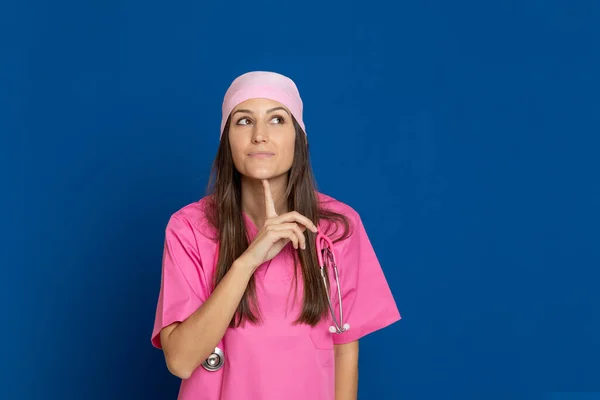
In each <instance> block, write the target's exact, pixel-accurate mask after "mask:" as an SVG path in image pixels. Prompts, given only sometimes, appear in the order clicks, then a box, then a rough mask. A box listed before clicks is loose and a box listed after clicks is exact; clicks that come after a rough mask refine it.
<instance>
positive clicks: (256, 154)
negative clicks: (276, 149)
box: [248, 151, 275, 158]
mask: <svg viewBox="0 0 600 400" xmlns="http://www.w3.org/2000/svg"><path fill="white" fill-rule="evenodd" d="M274 155H275V154H274V153H269V152H267V151H259V152H254V153H250V154H248V156H249V157H253V158H268V157H273V156H274Z"/></svg>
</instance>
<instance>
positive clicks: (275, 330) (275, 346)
mask: <svg viewBox="0 0 600 400" xmlns="http://www.w3.org/2000/svg"><path fill="white" fill-rule="evenodd" d="M319 199H320V201H321V202H323V204H324V205H325V206H326V207H327V208H329V209H330V210H335V211H337V212H341V213H343V214H344V215H346V216H347V217H348V218H349V220H350V223H351V229H352V230H353V233H352V235H351V236H350V237H349V238H348V239H346V240H344V241H341V242H338V243H336V244H335V251H336V256H337V260H338V264H339V274H340V280H341V287H342V292H343V293H342V298H343V307H344V320H345V321H346V322H348V323H349V324H350V329H349V330H348V331H347V332H345V333H342V334H339V335H338V334H332V333H330V332H329V326H330V325H331V323H332V321H331V316H329V314H328V318H326V319H325V320H323V321H322V322H321V323H320V324H319V325H317V326H316V327H310V326H307V325H294V324H293V321H294V320H295V318H296V317H297V315H299V314H298V313H299V311H300V310H301V305H302V300H301V294H302V293H303V289H302V281H301V279H300V278H301V277H300V276H298V278H299V280H298V287H297V290H294V286H293V283H294V282H293V278H294V266H293V259H292V255H293V253H292V252H293V251H296V250H294V249H293V247H292V246H291V245H288V246H287V247H286V248H284V250H283V251H282V252H281V253H279V255H277V256H276V257H275V258H274V259H273V260H272V261H271V262H269V263H265V264H263V265H261V266H260V267H259V268H258V269H257V271H256V273H255V277H256V283H257V286H256V289H257V296H258V301H259V304H260V307H261V315H262V318H263V323H261V324H258V325H252V324H246V325H245V326H243V327H240V328H235V329H231V328H230V329H228V330H227V332H226V333H225V336H224V338H223V340H222V341H221V342H220V343H219V345H218V346H219V347H220V348H221V349H223V351H224V354H225V365H224V366H223V368H222V369H221V370H219V371H217V372H208V371H206V370H204V368H202V367H201V366H200V367H198V368H197V369H196V371H195V372H194V373H193V374H192V376H191V377H190V378H189V379H186V380H183V381H182V382H181V386H180V391H179V397H178V398H179V400H191V399H195V400H281V399H286V400H306V399H312V400H334V399H335V395H334V387H335V373H334V364H335V360H334V350H333V348H334V344H341V343H348V342H351V341H354V340H357V339H360V338H361V337H364V336H365V335H367V334H369V333H372V332H375V331H377V330H379V329H382V328H384V327H386V326H388V325H390V324H392V323H393V322H396V321H398V320H399V319H400V318H401V317H400V313H399V312H398V309H397V307H396V303H395V301H394V298H393V296H392V293H391V291H390V288H389V286H388V284H387V282H386V278H385V276H384V273H383V271H382V269H381V266H380V264H379V262H378V260H377V257H376V255H375V252H374V251H373V247H372V246H371V243H370V241H369V238H368V236H367V233H366V231H365V228H364V226H363V224H362V222H361V219H360V216H359V215H358V214H357V213H356V211H354V210H353V209H352V208H351V207H349V206H347V205H345V204H343V203H341V202H339V201H337V200H335V199H333V198H331V197H329V196H327V195H324V194H319ZM205 205H206V199H202V200H200V201H198V202H196V203H192V204H190V205H188V206H186V207H184V208H182V209H181V210H179V211H177V212H176V213H174V214H173V216H172V217H171V219H170V221H169V223H168V226H167V229H166V239H165V252H164V259H163V267H162V283H161V288H160V294H159V299H158V305H157V309H156V319H155V323H154V329H153V332H152V338H151V340H152V344H153V345H154V346H155V347H157V348H160V347H161V344H160V330H161V329H162V328H163V327H164V326H166V325H169V324H170V323H172V322H175V321H183V320H185V319H186V318H187V317H188V316H189V315H191V314H192V313H193V312H194V311H195V310H197V309H198V308H199V307H200V306H201V305H202V303H203V302H204V301H205V300H206V299H207V298H208V296H209V294H210V289H209V288H210V282H211V280H212V278H213V275H214V268H215V259H216V251H217V246H216V243H214V242H213V241H212V240H211V239H210V237H212V235H213V234H214V231H213V229H212V228H211V227H210V226H209V224H208V222H207V221H206V219H205V217H204V210H205ZM244 217H245V221H246V223H247V227H248V232H249V235H250V238H254V237H255V235H256V233H257V228H256V227H255V226H254V225H253V224H252V222H251V220H250V219H249V218H248V217H247V216H246V215H245V214H244ZM329 228H331V227H330V226H327V225H326V222H323V223H321V224H320V226H319V229H320V230H321V231H325V232H327V231H328V230H329ZM330 280H331V282H335V280H334V278H333V275H330ZM333 288H334V289H335V286H333ZM295 294H296V296H294V295H295ZM331 296H332V299H334V302H333V304H334V305H335V306H336V312H339V310H338V309H337V302H336V301H335V299H336V296H337V291H336V290H334V291H333V292H332V293H331Z"/></svg>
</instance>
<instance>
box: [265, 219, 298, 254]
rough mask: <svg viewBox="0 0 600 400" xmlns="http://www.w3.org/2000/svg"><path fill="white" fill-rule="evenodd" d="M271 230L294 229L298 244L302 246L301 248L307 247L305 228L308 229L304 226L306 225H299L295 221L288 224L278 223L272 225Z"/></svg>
mask: <svg viewBox="0 0 600 400" xmlns="http://www.w3.org/2000/svg"><path fill="white" fill-rule="evenodd" d="M269 229H270V230H275V231H284V230H285V231H289V230H291V231H293V232H294V235H295V236H296V238H297V239H298V245H299V246H300V248H301V249H306V237H305V236H304V233H303V232H304V230H306V228H304V226H302V225H298V224H297V223H295V222H292V223H286V224H278V225H271V226H270V227H269Z"/></svg>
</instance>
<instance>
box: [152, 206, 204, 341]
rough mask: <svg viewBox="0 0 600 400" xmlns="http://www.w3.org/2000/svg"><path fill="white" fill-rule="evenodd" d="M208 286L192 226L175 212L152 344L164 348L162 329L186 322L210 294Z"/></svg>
mask: <svg viewBox="0 0 600 400" xmlns="http://www.w3.org/2000/svg"><path fill="white" fill-rule="evenodd" d="M207 288H208V285H207V284H206V281H205V279H204V273H203V270H202V262H201V258H200V255H199V254H198V246H197V243H196V240H195V235H194V230H193V228H192V225H191V224H190V223H189V222H187V221H185V220H184V219H183V218H180V217H177V216H175V215H173V216H172V217H171V219H170V220H169V223H168V224H167V228H166V231H165V241H164V250H163V258H162V276H161V285H160V292H159V296H158V303H157V306H156V316H155V320H154V329H153V331H152V339H151V341H152V345H154V346H155V347H157V348H162V346H161V343H160V331H161V330H162V328H164V327H166V326H168V325H170V324H172V323H173V322H183V321H184V320H185V319H186V318H188V317H189V316H190V315H191V314H192V313H194V311H196V310H197V309H198V308H199V307H200V306H201V305H202V303H203V302H204V301H205V300H206V298H207V297H208V289H207Z"/></svg>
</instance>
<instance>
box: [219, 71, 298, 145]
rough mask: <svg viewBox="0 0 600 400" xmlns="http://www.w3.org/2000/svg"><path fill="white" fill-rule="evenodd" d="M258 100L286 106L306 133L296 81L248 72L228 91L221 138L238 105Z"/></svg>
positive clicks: (223, 112)
mask: <svg viewBox="0 0 600 400" xmlns="http://www.w3.org/2000/svg"><path fill="white" fill-rule="evenodd" d="M256 98H266V99H270V100H274V101H277V102H279V103H281V104H283V105H284V106H286V107H287V108H288V109H289V110H290V112H291V113H292V115H293V116H294V118H296V120H297V121H298V124H299V125H300V126H301V127H302V129H303V130H304V132H305V133H306V128H305V126H304V121H303V120H302V109H303V105H302V99H301V98H300V93H299V92H298V88H297V87H296V84H295V83H294V81H292V80H291V79H290V78H288V77H286V76H284V75H281V74H278V73H275V72H267V71H252V72H247V73H245V74H243V75H241V76H239V77H237V78H236V79H235V80H234V81H233V82H232V83H231V85H230V86H229V89H227V92H226V93H225V98H224V99H223V105H222V119H221V136H223V129H224V128H225V123H226V122H227V118H229V114H230V113H231V111H232V110H233V109H234V108H235V106H237V105H238V104H240V103H242V102H244V101H246V100H249V99H256Z"/></svg>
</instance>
